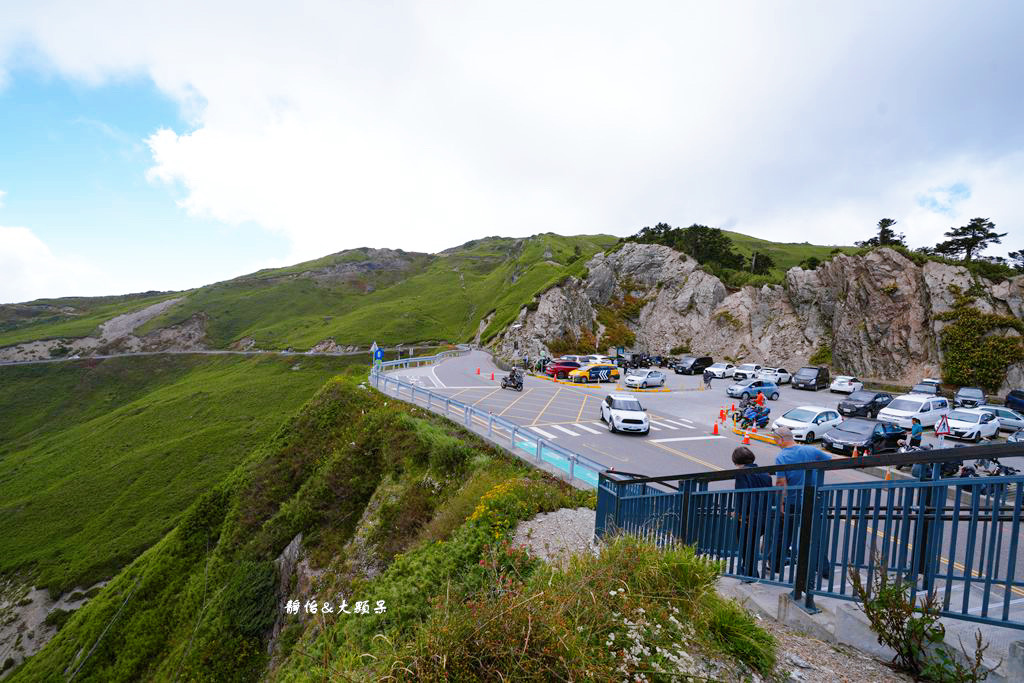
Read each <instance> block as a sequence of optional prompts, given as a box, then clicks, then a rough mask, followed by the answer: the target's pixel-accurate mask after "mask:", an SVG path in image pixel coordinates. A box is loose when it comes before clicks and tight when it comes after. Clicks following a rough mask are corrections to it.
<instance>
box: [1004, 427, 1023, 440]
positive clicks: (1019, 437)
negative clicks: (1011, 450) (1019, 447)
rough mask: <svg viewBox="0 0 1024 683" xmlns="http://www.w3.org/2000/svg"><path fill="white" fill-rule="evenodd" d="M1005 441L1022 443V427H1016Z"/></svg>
mask: <svg viewBox="0 0 1024 683" xmlns="http://www.w3.org/2000/svg"><path fill="white" fill-rule="evenodd" d="M1006 443H1024V429H1018V430H1017V431H1015V432H1014V433H1013V434H1010V435H1009V436H1008V437H1006Z"/></svg>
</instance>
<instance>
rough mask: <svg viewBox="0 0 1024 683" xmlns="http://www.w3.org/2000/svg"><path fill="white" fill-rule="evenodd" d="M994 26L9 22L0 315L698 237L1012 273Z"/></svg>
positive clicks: (850, 16)
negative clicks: (650, 237) (886, 223)
mask: <svg viewBox="0 0 1024 683" xmlns="http://www.w3.org/2000/svg"><path fill="white" fill-rule="evenodd" d="M1022 18H1024V6H1019V5H1017V4H1015V3H1011V2H995V3H986V4H985V5H984V6H983V8H981V7H979V6H970V5H967V4H965V3H949V2H938V3H936V2H927V3H925V2H908V3H900V4H899V6H898V7H892V6H890V4H888V3H877V2H876V3H862V4H859V5H857V6H849V7H847V6H842V7H840V6H835V7H821V6H813V7H810V6H807V5H800V4H797V3H781V4H778V5H772V6H768V5H767V4H764V3H738V4H728V5H723V6H714V7H707V6H704V5H698V4H696V3H686V4H683V3H645V4H643V5H640V6H638V7H630V8H629V10H628V11H626V10H625V9H624V8H623V7H622V6H621V5H618V4H612V3H585V4H584V3H558V4H554V5H552V4H550V3H544V4H541V3H518V4H516V5H515V6H498V5H494V6H491V5H485V4H468V3H449V4H440V3H415V2H408V3H392V4H384V3H370V2H348V3H343V4H339V3H329V2H320V1H312V0H311V1H309V2H305V3H301V4H299V5H296V6H294V7H288V8H286V7H284V6H281V5H279V4H277V3H253V2H245V3H242V2H214V3H210V2H203V3H200V2H195V1H192V0H187V1H183V2H180V3H176V4H175V6H174V7H173V10H171V9H169V8H167V7H166V6H165V5H163V4H162V3H161V4H157V3H152V2H132V3H126V2H113V1H107V2H94V3H74V2H70V1H66V0H61V1H56V0H51V1H41V2H35V3H30V4H24V6H21V7H5V8H3V9H0V107H3V109H4V111H5V121H6V122H5V125H4V126H3V127H0V149H3V150H7V151H6V153H0V272H3V273H4V274H5V276H4V277H3V278H0V302H9V301H25V300H29V299H33V298H38V297H54V296H71V295H93V294H115V293H125V292H129V291H144V290H151V289H161V290H165V289H168V290H169V289H187V288H190V287H195V286H199V285H203V284H208V283H212V282H214V281H219V280H224V279H227V278H230V277H234V276H237V275H240V274H243V273H246V272H252V271H254V270H257V269H259V268H263V267H270V266H280V265H286V264H291V263H296V262H299V261H304V260H308V259H312V258H316V257H319V256H323V255H326V254H329V253H333V252H337V251H340V250H343V249H348V248H354V247H361V246H369V247H388V248H402V249H405V250H408V251H427V252H438V251H441V250H443V249H446V248H450V247H452V246H455V245H458V244H461V243H464V242H467V241H469V240H472V239H477V238H481V237H485V236H488V235H502V236H509V237H523V236H527V235H531V234H536V233H541V232H549V231H550V232H556V233H559V234H581V233H588V234H593V233H610V234H614V235H620V236H622V235H627V234H631V233H633V232H635V231H637V230H639V229H640V228H642V227H644V226H646V225H654V224H655V223H658V222H667V223H670V224H672V225H677V226H686V225H690V224H692V223H702V224H706V225H712V226H716V227H722V228H725V229H729V230H734V231H737V232H741V233H745V234H749V235H754V236H756V237H761V238H764V239H771V240H775V241H784V242H805V241H807V242H812V243H817V244H852V243H853V242H854V241H856V240H862V239H865V238H867V237H869V236H870V235H871V234H872V230H873V228H874V226H875V224H876V223H877V221H878V220H879V219H880V218H882V217H891V218H894V219H896V220H897V221H898V225H897V230H898V231H899V232H903V233H905V234H906V236H907V240H908V242H909V243H910V244H911V246H914V247H917V246H924V245H932V244H935V243H936V242H937V241H940V240H941V239H942V233H943V232H944V231H945V230H947V229H949V228H950V227H956V226H960V225H964V224H966V223H967V222H968V221H969V220H970V219H971V218H974V217H976V216H983V217H987V218H990V219H991V220H992V221H994V222H995V224H996V226H997V229H998V230H999V232H1007V233H1009V234H1008V235H1007V237H1005V238H1004V239H1003V244H1001V245H997V246H995V247H993V248H990V249H989V250H988V251H987V252H986V253H988V254H992V255H1005V254H1006V253H1007V252H1008V251H1011V250H1016V249H1021V248H1024V230H1020V229H1019V228H1018V227H1017V226H1018V225H1019V224H1020V223H1021V221H1022V219H1024V207H1021V205H1020V202H1019V201H1017V195H1018V194H1019V189H1016V188H1019V187H1021V186H1022V184H1024V127H1022V126H1021V124H1020V123H1019V118H1020V116H1019V112H1020V110H1021V107H1020V105H1021V103H1022V99H1024V95H1022V94H1021V91H1020V88H1019V85H1018V84H1019V83H1020V82H1021V76H1022V75H1024V53H1022V50H1021V48H1019V47H1018V42H1019V41H1018V40H1017V37H1016V31H1017V27H1018V26H1020V25H1021V21H1020V20H1021V19H1022Z"/></svg>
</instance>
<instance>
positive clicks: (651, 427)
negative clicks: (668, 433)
mask: <svg viewBox="0 0 1024 683" xmlns="http://www.w3.org/2000/svg"><path fill="white" fill-rule="evenodd" d="M648 428H649V429H650V430H651V431H652V432H660V431H661V427H655V426H654V425H648Z"/></svg>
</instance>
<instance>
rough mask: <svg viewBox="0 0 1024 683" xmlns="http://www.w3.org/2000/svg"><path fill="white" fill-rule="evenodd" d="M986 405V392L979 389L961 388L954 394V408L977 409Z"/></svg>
mask: <svg viewBox="0 0 1024 683" xmlns="http://www.w3.org/2000/svg"><path fill="white" fill-rule="evenodd" d="M984 404H985V392H984V391H982V390H981V389H980V388H979V387H960V388H959V389H957V390H956V393H955V394H953V407H954V408H977V407H978V406H981V405H984Z"/></svg>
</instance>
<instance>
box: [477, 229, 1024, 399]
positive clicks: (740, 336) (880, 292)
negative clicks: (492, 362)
mask: <svg viewBox="0 0 1024 683" xmlns="http://www.w3.org/2000/svg"><path fill="white" fill-rule="evenodd" d="M587 267H588V271H589V274H588V276H587V278H586V280H584V281H582V282H581V281H578V280H572V281H570V282H568V283H566V284H563V285H561V286H558V287H553V288H552V289H550V290H548V291H547V292H545V293H544V294H543V295H542V296H541V297H540V298H539V299H538V300H537V302H536V310H530V308H531V307H525V308H523V309H522V310H521V311H520V314H519V317H518V318H517V319H516V321H515V324H514V325H512V326H510V327H509V328H508V329H506V331H505V332H504V333H503V334H502V335H500V336H499V337H498V338H497V339H496V342H495V346H496V349H497V350H498V351H499V352H500V353H503V354H505V355H515V354H519V355H521V354H522V353H523V352H524V351H526V352H529V353H530V354H531V355H536V354H538V353H540V352H542V351H544V350H546V348H547V347H546V344H547V343H549V342H551V341H553V340H555V339H561V338H564V337H566V336H574V335H576V334H578V330H579V329H580V328H581V327H586V326H587V325H592V324H593V321H594V320H596V318H597V314H598V311H599V309H601V308H602V307H606V306H611V305H613V304H614V303H615V302H616V301H621V300H623V297H626V296H629V297H632V299H633V300H635V301H638V302H639V305H640V310H639V314H638V315H637V316H636V317H635V318H630V319H627V320H625V322H626V324H627V325H628V326H629V328H630V329H631V330H632V331H633V332H634V333H635V335H636V343H635V345H634V347H635V349H636V350H644V351H647V352H649V353H660V354H668V353H670V351H671V349H673V348H678V347H688V348H690V350H691V351H692V352H693V353H700V354H707V355H711V356H714V357H716V358H728V359H731V360H734V361H736V362H747V361H749V362H760V363H763V364H766V365H780V366H783V367H787V368H789V369H791V370H792V369H793V366H797V367H799V366H801V365H805V364H807V362H808V358H809V357H810V356H811V355H812V354H813V353H814V351H815V350H816V349H818V348H819V347H822V346H825V347H828V348H829V349H831V352H832V358H833V363H832V364H833V367H834V369H835V370H836V371H838V372H847V373H852V374H857V375H860V376H864V377H867V378H872V379H879V380H887V381H891V382H898V383H904V384H909V383H913V382H916V381H917V380H918V379H920V378H921V377H923V376H930V375H937V374H938V373H939V365H940V363H941V361H942V350H941V348H940V346H939V339H940V333H941V331H942V328H943V326H944V325H945V324H946V323H944V322H943V321H941V320H937V319H936V316H937V315H939V314H941V313H944V312H946V311H949V310H952V308H953V306H954V303H955V295H954V294H953V288H954V287H956V288H959V289H960V290H961V291H967V290H969V289H972V290H973V291H974V292H980V294H979V296H978V297H977V300H976V305H977V307H978V308H979V309H981V310H982V311H985V312H993V313H999V314H1003V315H1007V314H1008V315H1013V316H1016V317H1018V318H1021V317H1022V316H1024V277H1017V278H1014V279H1012V280H1008V281H1005V282H1001V283H998V284H994V283H992V282H989V281H988V280H985V279H983V278H976V277H975V276H974V275H972V274H971V273H970V271H968V270H967V269H966V268H962V267H959V266H951V265H946V264H943V263H937V262H932V261H929V262H927V263H926V264H925V265H924V266H918V265H916V264H915V263H914V262H913V261H911V260H910V259H908V258H906V257H905V256H903V255H902V254H900V253H899V252H896V251H894V250H891V249H878V250H875V251H872V252H869V253H867V254H864V255H856V256H850V255H846V254H837V255H836V256H835V257H833V258H832V259H830V260H829V261H827V262H826V263H824V264H822V265H820V266H819V267H818V268H817V269H816V270H802V269H800V268H793V269H791V270H790V271H789V272H788V273H787V274H786V279H785V282H784V284H783V285H766V286H764V287H760V288H756V287H743V288H741V289H739V290H736V291H733V292H728V291H727V290H726V287H725V285H723V283H722V282H721V281H720V280H719V279H718V278H717V277H715V276H714V275H711V274H709V273H707V272H704V270H703V269H701V268H700V266H699V265H698V264H697V263H696V262H695V261H693V260H692V259H690V258H688V257H686V256H685V255H683V254H680V253H679V252H677V251H675V250H673V249H670V248H668V247H664V246H660V245H650V244H636V243H627V244H625V245H624V246H623V247H622V248H620V249H618V250H617V251H614V252H611V253H605V254H599V255H597V256H595V257H594V258H593V259H592V260H591V261H590V262H589V263H588V264H587ZM600 351H602V352H607V351H609V349H600ZM1010 385H1013V386H1022V385H1024V366H1021V365H1017V366H1011V367H1010V369H1009V372H1008V376H1007V387H1008V386H1010ZM1004 388H1005V387H1004Z"/></svg>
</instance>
